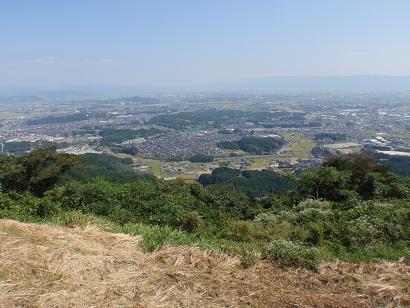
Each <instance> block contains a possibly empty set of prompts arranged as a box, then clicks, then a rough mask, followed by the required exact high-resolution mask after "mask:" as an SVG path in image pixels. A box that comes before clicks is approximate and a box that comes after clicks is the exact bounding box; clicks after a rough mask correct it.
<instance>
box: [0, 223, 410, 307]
mask: <svg viewBox="0 0 410 308" xmlns="http://www.w3.org/2000/svg"><path fill="white" fill-rule="evenodd" d="M77 219H78V218H77ZM83 222H84V224H82V226H75V225H74V220H71V222H70V221H69V219H67V221H66V222H65V224H66V225H67V226H66V227H62V226H55V225H50V224H26V223H21V222H16V221H13V220H0V240H1V243H2V245H1V246H0V303H2V304H3V305H5V306H6V307H8V306H20V305H23V306H25V305H30V306H35V307H57V306H58V307H68V306H70V307H90V306H95V305H97V306H106V307H107V306H125V307H158V306H166V307H169V306H172V307H198V306H211V307H226V306H244V307H288V306H289V307H291V306H304V307H312V306H315V307H376V306H386V305H392V306H406V305H409V304H410V296H409V292H410V287H409V285H410V267H409V264H406V262H405V261H401V262H377V263H370V264H354V263H344V262H339V261H333V262H323V263H321V264H320V266H319V268H318V271H317V272H312V271H309V270H305V269H298V270H295V269H294V268H293V269H291V268H288V269H285V268H283V267H277V266H276V265H275V264H273V263H271V262H264V261H256V263H255V264H254V265H253V266H252V267H251V268H247V269H244V268H243V266H241V261H240V260H239V258H236V257H232V256H227V255H225V254H222V253H216V252H209V251H208V252H207V251H204V250H200V249H198V248H194V247H188V246H167V245H165V246H161V247H160V248H158V249H156V250H155V251H154V252H152V253H146V252H144V251H143V250H142V249H141V248H140V247H141V241H142V239H141V237H136V236H131V235H125V234H118V233H109V232H106V231H103V230H101V228H97V227H96V226H92V225H88V224H86V223H85V221H83ZM77 223H80V221H79V220H78V221H77ZM69 225H70V226H71V227H68V226H69ZM16 269H18V270H16Z"/></svg>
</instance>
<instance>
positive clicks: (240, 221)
mask: <svg viewBox="0 0 410 308" xmlns="http://www.w3.org/2000/svg"><path fill="white" fill-rule="evenodd" d="M81 161H82V159H80V158H78V157H72V156H70V155H66V154H58V153H56V152H55V151H53V150H38V151H34V152H32V153H31V154H29V155H25V156H21V157H18V158H14V157H9V158H3V159H1V160H0V184H1V189H0V218H12V219H18V220H22V221H33V222H53V223H59V224H66V225H70V224H74V225H75V224H87V223H90V222H91V223H96V224H99V225H101V226H103V227H105V228H106V229H108V230H111V231H115V232H125V233H131V234H140V235H142V236H143V238H144V240H143V244H142V245H143V247H144V249H146V250H148V251H152V250H154V249H155V248H156V247H158V246H159V245H163V244H172V245H196V246H199V247H202V248H205V249H212V250H219V251H225V252H228V253H233V254H239V255H240V256H242V257H243V259H244V261H243V264H244V266H245V265H246V264H247V266H251V265H252V259H253V257H252V256H255V255H261V257H262V258H265V259H268V260H273V261H274V262H277V263H278V264H281V265H283V266H305V267H308V268H315V266H316V264H317V263H318V262H319V261H321V260H326V259H332V258H339V259H342V260H354V261H361V262H367V261H370V260H374V259H380V258H382V259H398V258H400V257H406V258H409V257H410V251H409V245H410V202H409V186H408V183H407V182H406V181H404V180H403V179H402V178H400V177H399V176H397V175H395V174H393V173H391V172H390V171H389V169H388V168H387V167H386V166H384V165H380V164H377V163H375V162H374V161H373V160H372V159H370V158H368V157H340V158H333V159H331V160H328V161H327V162H325V164H324V165H323V166H322V167H320V168H319V169H317V170H314V171H310V172H307V173H303V174H302V175H300V176H298V177H296V178H295V181H296V185H295V186H294V189H291V190H289V191H287V192H285V193H283V194H276V195H275V194H273V195H269V196H267V197H266V198H262V199H255V198H252V197H248V196H246V195H245V194H243V193H242V192H240V191H238V189H237V190H235V189H233V188H230V187H227V186H226V185H224V186H222V187H219V186H218V185H216V186H212V185H211V187H210V188H207V187H204V186H202V185H200V184H199V183H194V184H184V183H181V182H179V181H163V180H158V179H154V178H146V177H137V178H135V179H132V180H130V181H129V182H122V183H119V182H113V181H111V180H107V179H103V178H94V179H90V180H89V181H86V182H79V181H65V182H63V183H60V184H57V179H58V177H59V176H60V175H61V174H62V173H65V172H67V170H68V168H69V167H71V166H73V165H76V164H77V163H81ZM219 171H221V170H219ZM222 171H223V174H224V176H225V179H223V181H225V183H226V182H229V179H232V181H235V180H234V179H235V178H236V177H238V178H241V177H242V178H246V179H244V181H248V182H247V183H251V182H252V181H255V180H256V181H261V182H263V177H265V176H266V173H264V172H262V173H258V172H249V171H246V172H242V173H238V171H236V170H233V169H222ZM268 176H273V174H270V173H269V174H268ZM279 179H280V178H279ZM247 185H249V184H247ZM255 187H256V185H255Z"/></svg>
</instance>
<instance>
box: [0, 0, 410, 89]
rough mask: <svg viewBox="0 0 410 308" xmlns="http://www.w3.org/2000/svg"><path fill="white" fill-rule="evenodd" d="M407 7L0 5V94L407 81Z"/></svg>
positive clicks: (351, 0)
mask: <svg viewBox="0 0 410 308" xmlns="http://www.w3.org/2000/svg"><path fill="white" fill-rule="evenodd" d="M409 12H410V1H406V0H397V1H387V0H386V1H375V0H362V1H357V0H335V1H325V0H318V1H303V0H299V1H298V0H290V1H284V0H283V1H262V0H257V1H244V0H239V1H234V0H223V1H216V0H209V1H201V2H200V1H180V0H174V1H165V0H164V1H160V0H158V1H133V0H123V1H105V0H81V1H80V0H72V1H52V0H38V1H24V2H23V1H14V0H3V1H1V10H0V29H1V30H0V31H1V48H0V71H1V72H2V74H1V75H0V88H2V87H36V86H41V87H44V86H50V87H65V86H69V85H95V86H97V85H117V86H136V85H155V86H187V87H191V86H195V85H201V84H217V83H221V84H223V83H229V82H234V81H244V80H253V79H260V78H265V77H270V76H329V75H331V76H339V75H363V74H365V75H410V57H409V56H408V55H409V54H410V39H409V38H410V18H408V13H409Z"/></svg>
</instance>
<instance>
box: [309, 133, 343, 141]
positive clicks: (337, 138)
mask: <svg viewBox="0 0 410 308" xmlns="http://www.w3.org/2000/svg"><path fill="white" fill-rule="evenodd" d="M321 139H331V140H332V141H335V142H336V141H345V140H346V134H341V133H319V134H316V135H315V140H321Z"/></svg>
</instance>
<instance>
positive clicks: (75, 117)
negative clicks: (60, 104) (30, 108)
mask: <svg viewBox="0 0 410 308" xmlns="http://www.w3.org/2000/svg"><path fill="white" fill-rule="evenodd" d="M105 116H106V114H105V113H102V112H93V113H86V112H79V113H73V114H68V115H63V116H52V117H45V118H40V119H30V120H27V121H26V124H27V125H42V124H54V123H69V122H76V121H84V120H89V119H91V118H92V117H96V118H101V117H105Z"/></svg>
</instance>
